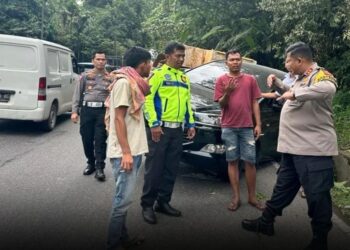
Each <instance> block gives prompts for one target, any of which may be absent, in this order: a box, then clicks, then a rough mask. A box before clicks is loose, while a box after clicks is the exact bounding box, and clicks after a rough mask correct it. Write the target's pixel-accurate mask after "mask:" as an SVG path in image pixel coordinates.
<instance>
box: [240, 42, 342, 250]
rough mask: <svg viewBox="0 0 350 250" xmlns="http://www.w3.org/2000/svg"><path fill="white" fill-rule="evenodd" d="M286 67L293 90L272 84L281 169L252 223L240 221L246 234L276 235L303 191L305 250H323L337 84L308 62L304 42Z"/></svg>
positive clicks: (329, 213)
mask: <svg viewBox="0 0 350 250" xmlns="http://www.w3.org/2000/svg"><path fill="white" fill-rule="evenodd" d="M285 60H286V61H285V63H286V66H288V68H290V71H291V73H292V74H294V75H298V78H297V79H296V81H295V83H294V85H293V87H291V88H289V87H288V86H287V85H283V84H281V82H280V81H275V82H274V84H275V85H276V87H277V89H278V90H279V91H282V93H283V92H284V93H283V95H282V96H281V97H280V99H283V100H286V102H285V104H284V105H283V108H282V111H281V118H280V128H279V137H278V148H277V150H278V151H279V152H281V153H282V161H281V167H280V169H279V172H278V177H277V182H276V185H275V187H274V190H273V194H272V197H271V199H270V200H269V201H267V202H266V209H265V210H264V212H263V214H262V216H261V217H259V218H258V219H255V220H243V221H242V227H243V228H244V229H246V230H248V231H255V232H260V233H263V234H267V235H273V234H274V227H273V222H274V218H275V217H276V216H277V215H281V214H282V210H283V209H284V208H285V207H286V206H288V205H289V204H290V203H291V202H292V201H293V199H294V197H295V196H296V194H297V193H298V190H299V188H300V185H302V186H303V187H304V192H305V194H306V200H307V205H308V214H309V216H310V217H311V227H312V232H313V238H312V241H311V243H310V244H309V245H308V246H307V247H306V248H305V249H317V250H320V249H321V250H324V249H327V236H328V232H329V231H330V229H331V227H332V222H331V217H332V200H331V195H330V189H331V188H332V187H333V160H332V156H333V155H337V154H338V148H337V138H336V133H335V130H334V125H333V119H332V99H333V97H334V94H335V92H336V80H335V78H334V77H333V76H332V75H331V74H330V73H329V72H328V71H326V70H324V69H323V68H321V67H319V66H318V65H317V64H316V63H315V62H313V59H312V52H311V50H310V48H309V46H308V45H306V44H305V43H302V42H298V43H295V44H293V45H291V46H289V47H288V48H287V50H286V59H285Z"/></svg>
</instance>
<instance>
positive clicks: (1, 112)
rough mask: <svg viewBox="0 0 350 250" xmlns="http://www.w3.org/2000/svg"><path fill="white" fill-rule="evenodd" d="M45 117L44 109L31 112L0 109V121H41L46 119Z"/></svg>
mask: <svg viewBox="0 0 350 250" xmlns="http://www.w3.org/2000/svg"><path fill="white" fill-rule="evenodd" d="M46 116H47V115H45V110H44V108H37V109H33V110H18V109H0V119H10V120H30V121H43V120H46V119H47V117H46Z"/></svg>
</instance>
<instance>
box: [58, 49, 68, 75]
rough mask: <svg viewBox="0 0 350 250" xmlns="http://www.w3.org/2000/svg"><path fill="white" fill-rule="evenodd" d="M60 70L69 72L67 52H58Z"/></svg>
mask: <svg viewBox="0 0 350 250" xmlns="http://www.w3.org/2000/svg"><path fill="white" fill-rule="evenodd" d="M59 59H60V72H69V55H68V53H64V52H60V54H59Z"/></svg>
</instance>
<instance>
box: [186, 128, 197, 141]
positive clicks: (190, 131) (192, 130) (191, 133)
mask: <svg viewBox="0 0 350 250" xmlns="http://www.w3.org/2000/svg"><path fill="white" fill-rule="evenodd" d="M195 135H196V129H195V128H189V129H188V130H187V137H186V138H187V139H189V140H192V139H193V138H194V137H195Z"/></svg>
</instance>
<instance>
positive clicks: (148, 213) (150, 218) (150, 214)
mask: <svg viewBox="0 0 350 250" xmlns="http://www.w3.org/2000/svg"><path fill="white" fill-rule="evenodd" d="M142 216H143V219H144V220H145V221H146V222H147V223H149V224H157V217H156V214H155V213H154V210H153V208H152V207H144V208H142Z"/></svg>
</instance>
